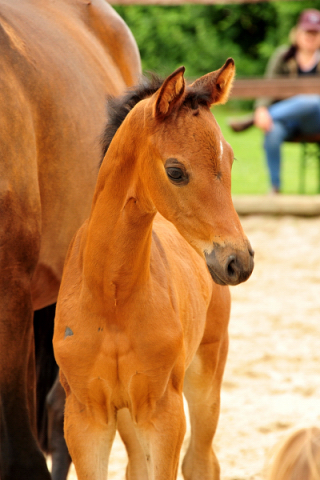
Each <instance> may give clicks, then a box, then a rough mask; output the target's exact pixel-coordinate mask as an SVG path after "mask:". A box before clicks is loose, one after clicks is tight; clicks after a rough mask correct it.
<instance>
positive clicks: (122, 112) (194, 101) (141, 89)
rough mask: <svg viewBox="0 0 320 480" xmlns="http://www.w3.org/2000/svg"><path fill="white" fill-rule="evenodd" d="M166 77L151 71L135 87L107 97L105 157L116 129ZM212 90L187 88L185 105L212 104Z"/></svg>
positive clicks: (103, 139)
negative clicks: (122, 93) (121, 93)
mask: <svg viewBox="0 0 320 480" xmlns="http://www.w3.org/2000/svg"><path fill="white" fill-rule="evenodd" d="M163 82H164V79H163V78H161V77H158V76H157V75H155V74H153V73H151V74H150V76H149V77H146V76H143V77H142V78H141V81H140V83H139V84H138V85H136V86H135V87H132V88H130V89H129V90H127V92H126V93H125V94H124V95H122V96H120V97H111V96H109V97H108V98H107V114H108V123H107V125H106V128H105V131H104V133H103V135H102V142H101V143H102V153H103V157H102V158H104V156H105V154H106V153H107V151H108V148H109V146H110V143H111V141H112V139H113V137H114V135H115V134H116V131H117V130H118V128H119V127H120V125H121V124H122V122H123V121H124V119H125V118H126V116H127V115H128V113H129V112H130V111H131V110H132V109H133V107H134V106H135V105H137V103H139V102H140V101H141V100H144V99H145V98H148V97H151V95H153V94H154V93H155V92H156V91H157V90H159V88H160V87H161V86H162V84H163ZM210 100H211V92H208V91H207V90H206V89H205V88H201V86H200V87H198V88H197V90H193V89H192V88H190V87H187V89H186V95H185V98H184V102H183V105H185V106H188V107H189V108H191V109H193V110H197V109H198V107H199V105H207V106H210V103H211V102H210Z"/></svg>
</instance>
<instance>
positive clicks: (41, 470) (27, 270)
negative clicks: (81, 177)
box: [0, 110, 50, 480]
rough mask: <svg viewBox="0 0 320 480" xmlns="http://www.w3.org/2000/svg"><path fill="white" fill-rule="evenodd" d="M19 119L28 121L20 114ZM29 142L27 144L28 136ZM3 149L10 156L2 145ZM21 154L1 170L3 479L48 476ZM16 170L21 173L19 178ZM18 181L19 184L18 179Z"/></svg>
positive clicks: (26, 172) (30, 205) (31, 227)
mask: <svg viewBox="0 0 320 480" xmlns="http://www.w3.org/2000/svg"><path fill="white" fill-rule="evenodd" d="M14 111H15V110H14ZM21 118H23V120H24V121H25V122H27V119H25V118H24V115H23V114H22V113H21ZM17 128H18V127H17ZM18 131H19V132H20V130H19V129H18ZM21 131H23V129H22V130H21ZM7 135H8V134H7ZM13 141H14V138H12V142H13ZM15 141H16V143H15V145H16V146H17V147H16V148H17V149H23V141H22V138H21V137H19V138H16V139H15ZM29 143H30V145H32V143H31V140H30V142H29ZM4 152H6V153H5V155H6V156H7V157H8V158H9V156H10V154H9V152H7V151H6V150H5V146H4ZM23 155H24V158H25V165H24V167H22V166H21V165H20V164H19V155H18V153H17V152H15V154H14V155H12V158H13V159H14V165H15V166H14V172H15V175H14V176H12V178H11V179H10V175H9V176H6V174H7V173H8V172H6V168H8V166H9V164H10V162H9V161H8V162H4V164H3V165H1V167H2V170H1V175H0V177H1V179H0V212H1V214H0V216H1V222H0V239H1V240H0V244H1V248H0V272H1V273H0V305H1V307H0V355H1V357H0V477H1V479H2V480H12V479H14V480H25V479H32V480H46V479H48V480H49V479H50V475H49V472H48V469H47V466H46V462H45V459H44V456H43V455H42V453H41V451H40V449H39V447H38V444H37V441H36V410H35V387H36V383H35V380H36V379H35V359H34V340H33V306H32V301H31V292H30V284H31V278H32V275H33V272H34V268H35V266H36V263H37V261H38V255H39V247H40V228H41V227H40V207H39V205H38V203H37V198H35V197H37V192H38V188H37V183H34V182H32V180H31V178H30V173H32V172H30V171H31V170H32V164H33V159H32V158H30V155H29V152H28V151H26V152H23ZM19 170H21V171H22V172H23V174H22V176H21V177H23V178H19V175H18V174H17V172H19ZM9 173H10V172H9ZM6 178H9V179H10V181H6ZM20 180H21V182H22V183H23V185H20V184H19V181H20ZM28 182H29V183H28ZM19 191H20V193H18V192H19ZM37 213H38V214H39V215H38V214H37Z"/></svg>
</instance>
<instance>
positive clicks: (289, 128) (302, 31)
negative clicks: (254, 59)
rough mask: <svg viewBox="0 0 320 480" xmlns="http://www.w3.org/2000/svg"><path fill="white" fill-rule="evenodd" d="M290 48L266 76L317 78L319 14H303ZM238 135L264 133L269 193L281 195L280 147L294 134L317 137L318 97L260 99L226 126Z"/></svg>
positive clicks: (276, 57)
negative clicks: (250, 131) (251, 110)
mask: <svg viewBox="0 0 320 480" xmlns="http://www.w3.org/2000/svg"><path fill="white" fill-rule="evenodd" d="M290 40H291V45H290V46H289V47H288V46H281V47H279V48H278V49H276V51H275V52H274V54H273V55H272V57H271V58H270V60H269V62H268V65H267V69H266V74H265V76H266V77H267V78H274V77H279V76H288V77H297V76H306V75H317V74H318V75H319V74H320V50H319V49H320V11H319V10H315V9H307V10H304V11H303V12H302V13H301V15H300V17H299V20H298V23H297V25H296V27H295V28H293V30H292V31H291V34H290ZM229 125H230V127H231V128H232V129H233V130H234V131H236V132H240V131H243V130H245V129H246V128H248V127H250V126H252V125H255V126H257V127H258V128H260V129H261V130H262V131H263V132H264V134H265V135H264V145H263V146H264V150H265V154H266V159H267V165H268V169H269V174H270V180H271V185H272V192H274V193H279V192H280V162H281V151H280V149H281V144H282V142H284V141H285V140H289V139H290V138H293V137H294V136H296V135H297V134H315V133H320V95H307V94H304V95H296V96H294V97H291V98H288V99H285V100H281V101H276V100H275V99H272V98H264V97H263V98H260V99H258V100H257V102H256V103H255V111H254V114H253V115H251V116H250V117H249V118H248V117H245V118H244V120H238V121H237V120H233V121H231V122H229Z"/></svg>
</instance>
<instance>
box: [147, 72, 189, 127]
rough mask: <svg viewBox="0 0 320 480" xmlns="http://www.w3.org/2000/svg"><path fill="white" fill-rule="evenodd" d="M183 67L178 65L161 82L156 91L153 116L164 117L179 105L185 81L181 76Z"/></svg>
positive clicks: (182, 96)
mask: <svg viewBox="0 0 320 480" xmlns="http://www.w3.org/2000/svg"><path fill="white" fill-rule="evenodd" d="M184 71H185V68H184V67H179V68H178V69H177V70H176V71H174V72H173V73H172V74H171V75H169V77H168V78H167V79H166V80H165V81H164V82H163V85H162V86H161V88H160V89H159V91H158V92H157V94H156V95H157V96H156V101H155V105H154V116H155V117H158V118H165V117H167V116H168V115H170V113H171V112H172V110H173V109H174V108H175V107H179V106H180V105H181V103H182V101H183V98H184V90H185V81H184V78H183V74H184Z"/></svg>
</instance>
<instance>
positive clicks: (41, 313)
mask: <svg viewBox="0 0 320 480" xmlns="http://www.w3.org/2000/svg"><path fill="white" fill-rule="evenodd" d="M55 310H56V305H55V304H53V305H50V306H49V307H45V308H42V309H41V310H37V311H35V312H34V317H33V326H34V341H35V355H36V374H37V430H38V441H39V444H40V448H41V449H42V451H43V452H45V453H47V454H48V453H49V441H48V410H47V407H46V398H47V395H48V393H49V391H50V389H51V387H52V386H53V384H54V381H55V379H56V377H57V375H58V371H59V369H58V365H57V364H56V361H55V359H54V355H53V347H52V337H53V326H54V316H55Z"/></svg>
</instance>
